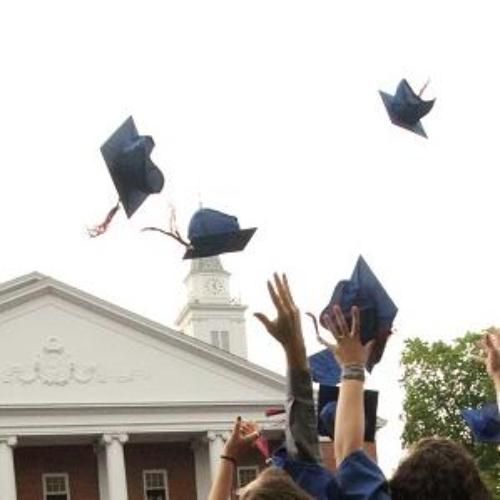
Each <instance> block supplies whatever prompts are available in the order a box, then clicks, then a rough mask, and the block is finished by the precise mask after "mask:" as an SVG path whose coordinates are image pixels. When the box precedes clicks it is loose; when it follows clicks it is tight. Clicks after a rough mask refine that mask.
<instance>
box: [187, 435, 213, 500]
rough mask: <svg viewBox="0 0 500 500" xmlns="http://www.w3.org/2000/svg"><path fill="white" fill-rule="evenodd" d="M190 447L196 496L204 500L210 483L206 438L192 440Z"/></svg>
mask: <svg viewBox="0 0 500 500" xmlns="http://www.w3.org/2000/svg"><path fill="white" fill-rule="evenodd" d="M191 449H192V450H193V455H194V469H195V476H196V498H198V500H204V499H205V498H208V493H209V492H210V485H211V483H212V478H211V471H210V459H209V456H208V440H207V439H203V438H201V439H195V440H193V441H192V442H191Z"/></svg>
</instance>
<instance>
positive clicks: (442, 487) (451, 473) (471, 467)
mask: <svg viewBox="0 0 500 500" xmlns="http://www.w3.org/2000/svg"><path fill="white" fill-rule="evenodd" d="M390 486H391V498H392V499H393V500H410V499H411V500H413V499H416V498H419V499H420V498H422V499H423V498H429V499H431V498H432V499H433V500H489V499H490V498H491V497H490V494H489V493H488V490H487V488H486V486H485V484H484V483H483V481H482V480H481V477H480V475H479V470H478V468H477V466H476V463H475V462H474V459H473V458H472V456H471V455H470V454H469V453H468V452H467V450H466V449H465V448H464V447H462V446H461V445H459V444H457V443H454V442H453V441H451V440H449V439H440V438H426V439H422V440H421V441H419V442H418V443H416V445H415V447H414V448H413V450H412V452H411V454H410V455H409V456H408V458H406V459H405V460H403V462H401V463H400V464H399V467H398V469H397V470H396V473H395V474H394V476H393V477H392V479H391V481H390Z"/></svg>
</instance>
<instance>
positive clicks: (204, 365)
mask: <svg viewBox="0 0 500 500" xmlns="http://www.w3.org/2000/svg"><path fill="white" fill-rule="evenodd" d="M186 285H187V288H188V301H187V304H186V306H185V307H184V308H183V310H182V311H181V313H180V315H179V317H178V321H177V323H178V325H179V329H180V331H176V330H173V329H170V328H167V327H165V326H163V325H160V324H158V323H155V322H153V321H150V320H148V319H146V318H144V317H140V316H138V315H135V314H133V313H131V312H130V311H127V310H124V309H121V308H119V307H117V306H115V305H113V304H110V303H108V302H105V301H103V300H101V299H99V298H97V297H94V296H91V295H89V294H87V293H85V292H83V291H81V290H78V289H75V288H73V287H71V286H68V285H66V284H64V283H61V282H58V281H56V280H54V279H52V278H50V277H47V276H43V275H40V274H38V273H34V274H30V275H27V276H23V277H20V278H18V279H16V280H13V281H11V282H8V283H5V284H3V285H0V499H1V500H166V499H169V500H176V499H179V500H190V499H193V500H195V499H199V500H202V499H205V498H206V496H207V493H208V489H209V486H210V483H211V480H212V478H213V476H214V472H215V467H216V465H217V463H218V460H219V455H220V454H221V451H222V448H223V446H224V440H225V439H226V438H227V436H228V432H229V430H230V429H231V427H232V425H233V422H234V418H235V417H236V416H237V415H243V416H245V417H246V418H249V419H253V420H256V421H260V422H262V423H263V426H264V428H266V423H265V418H264V412H265V410H266V409H267V408H268V407H270V406H276V405H281V404H283V398H284V379H283V378H282V377H281V376H279V375H277V374H275V373H273V372H270V371H268V370H266V369H264V368H261V367H259V366H257V365H255V364H253V363H250V362H248V361H247V360H246V332H245V319H244V313H245V307H244V306H242V305H241V304H239V303H238V302H237V301H235V300H233V299H232V298H231V296H230V292H229V274H228V273H227V272H226V271H225V270H224V269H223V268H222V265H221V263H220V260H219V259H218V258H211V259H200V260H196V261H193V264H192V267H191V271H190V273H189V275H188V276H187V278H186ZM280 436H281V430H279V429H276V428H275V430H271V429H269V430H268V437H269V438H271V439H273V438H276V439H279V438H280ZM262 465H263V460H262V458H261V457H259V456H258V454H257V453H256V454H255V456H253V457H249V459H248V462H247V463H244V464H242V465H241V467H240V470H239V480H240V481H242V482H244V481H245V480H248V479H250V478H251V477H252V476H253V475H254V474H255V473H256V471H257V469H258V468H259V467H261V466H262Z"/></svg>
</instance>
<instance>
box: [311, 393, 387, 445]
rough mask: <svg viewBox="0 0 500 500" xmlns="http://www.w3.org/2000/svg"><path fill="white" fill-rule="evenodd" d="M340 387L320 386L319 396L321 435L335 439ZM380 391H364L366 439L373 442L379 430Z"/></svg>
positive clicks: (319, 426) (319, 429) (319, 430)
mask: <svg viewBox="0 0 500 500" xmlns="http://www.w3.org/2000/svg"><path fill="white" fill-rule="evenodd" d="M338 399H339V387H330V386H324V385H320V386H319V397H318V433H319V435H320V436H329V437H330V438H332V439H333V436H334V433H335V416H336V412H337V401H338ZM377 406H378V392H377V391H371V390H366V391H364V408H365V441H366V442H369V443H373V442H374V441H375V433H376V430H377Z"/></svg>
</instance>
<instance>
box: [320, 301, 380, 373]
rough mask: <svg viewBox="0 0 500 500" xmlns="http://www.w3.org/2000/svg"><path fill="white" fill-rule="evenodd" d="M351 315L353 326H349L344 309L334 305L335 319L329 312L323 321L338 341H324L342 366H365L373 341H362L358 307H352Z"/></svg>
mask: <svg viewBox="0 0 500 500" xmlns="http://www.w3.org/2000/svg"><path fill="white" fill-rule="evenodd" d="M351 316H352V324H351V328H349V326H348V325H347V321H346V319H345V317H344V314H343V313H342V309H341V308H340V307H339V306H338V305H334V306H333V319H331V318H330V315H329V314H325V315H324V316H323V321H324V323H325V325H326V327H327V328H328V330H329V331H330V332H331V333H332V335H333V337H334V338H335V340H336V341H337V343H336V344H332V343H329V342H326V341H323V343H324V344H325V345H326V346H327V347H328V348H329V349H330V350H331V351H332V353H333V354H334V356H335V358H336V359H337V361H338V362H339V364H340V365H341V366H348V365H362V366H364V365H365V364H366V360H367V359H368V356H369V354H370V350H371V348H372V346H373V341H372V342H369V343H368V344H366V345H363V344H362V343H361V331H360V317H359V308H358V307H356V306H353V307H352V309H351Z"/></svg>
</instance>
